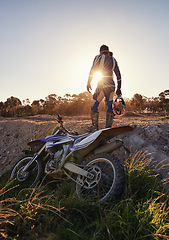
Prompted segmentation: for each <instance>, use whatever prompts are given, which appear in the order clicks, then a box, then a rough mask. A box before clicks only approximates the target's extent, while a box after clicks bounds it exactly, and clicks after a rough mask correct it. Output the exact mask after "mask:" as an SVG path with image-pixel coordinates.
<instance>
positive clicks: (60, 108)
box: [0, 90, 169, 117]
mask: <svg viewBox="0 0 169 240" xmlns="http://www.w3.org/2000/svg"><path fill="white" fill-rule="evenodd" d="M91 98H92V94H90V93H88V92H84V93H80V94H78V95H76V94H73V95H70V94H65V95H64V97H60V96H57V95H56V94H50V95H48V96H47V97H46V98H45V100H44V99H40V100H34V101H33V102H32V103H30V101H29V99H28V98H27V99H26V100H23V101H22V102H21V100H20V99H18V98H17V97H13V96H11V97H10V98H8V99H7V100H6V101H5V102H0V115H1V116H2V117H13V116H17V117H25V116H32V115H37V114H49V115H56V114H57V113H59V114H61V115H67V116H75V115H89V114H90V104H91ZM125 102H126V106H127V110H128V111H132V112H137V113H145V112H146V113H164V114H169V90H165V91H164V92H161V93H160V94H159V96H158V97H153V98H147V97H145V96H142V95H141V94H138V93H136V94H135V95H134V96H133V97H132V99H125ZM99 111H105V106H104V102H103V101H102V103H101V104H100V106H99Z"/></svg>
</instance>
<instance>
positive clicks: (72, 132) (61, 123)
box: [55, 114, 79, 135]
mask: <svg viewBox="0 0 169 240" xmlns="http://www.w3.org/2000/svg"><path fill="white" fill-rule="evenodd" d="M55 119H56V120H57V122H58V123H59V124H60V128H61V129H62V130H63V132H65V133H68V134H71V135H79V134H78V132H76V131H69V130H67V129H66V128H65V127H64V126H63V120H62V117H61V116H60V115H59V114H57V118H55Z"/></svg>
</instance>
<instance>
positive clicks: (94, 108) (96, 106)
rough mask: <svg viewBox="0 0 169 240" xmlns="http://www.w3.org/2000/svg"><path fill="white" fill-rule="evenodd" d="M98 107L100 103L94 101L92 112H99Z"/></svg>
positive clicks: (92, 102)
mask: <svg viewBox="0 0 169 240" xmlns="http://www.w3.org/2000/svg"><path fill="white" fill-rule="evenodd" d="M98 106H99V102H98V101H97V100H95V99H92V101H91V110H92V112H98Z"/></svg>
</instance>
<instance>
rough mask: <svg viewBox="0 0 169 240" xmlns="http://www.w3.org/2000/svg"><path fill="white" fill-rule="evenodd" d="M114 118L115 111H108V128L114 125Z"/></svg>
mask: <svg viewBox="0 0 169 240" xmlns="http://www.w3.org/2000/svg"><path fill="white" fill-rule="evenodd" d="M113 118H114V113H113V112H106V128H109V127H111V126H112V123H113Z"/></svg>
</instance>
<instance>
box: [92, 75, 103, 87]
mask: <svg viewBox="0 0 169 240" xmlns="http://www.w3.org/2000/svg"><path fill="white" fill-rule="evenodd" d="M102 78H103V74H102V73H101V72H95V73H94V74H93V80H92V89H93V90H95V89H96V87H97V84H98V82H99V81H100V80H101V79H102Z"/></svg>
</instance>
